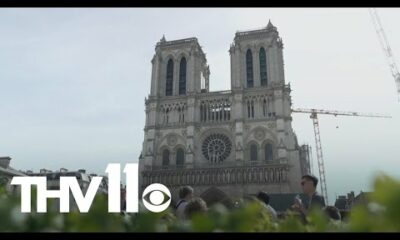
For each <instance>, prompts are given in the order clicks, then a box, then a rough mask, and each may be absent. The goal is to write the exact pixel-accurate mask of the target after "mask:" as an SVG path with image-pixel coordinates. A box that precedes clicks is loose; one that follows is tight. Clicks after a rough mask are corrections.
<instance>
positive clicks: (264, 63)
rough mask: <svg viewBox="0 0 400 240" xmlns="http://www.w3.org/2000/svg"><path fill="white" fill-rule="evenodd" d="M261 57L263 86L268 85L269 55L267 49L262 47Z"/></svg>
mask: <svg viewBox="0 0 400 240" xmlns="http://www.w3.org/2000/svg"><path fill="white" fill-rule="evenodd" d="M259 57H260V80H261V86H267V82H268V78H267V56H266V54H265V49H264V48H263V47H262V48H261V49H260V53H259Z"/></svg>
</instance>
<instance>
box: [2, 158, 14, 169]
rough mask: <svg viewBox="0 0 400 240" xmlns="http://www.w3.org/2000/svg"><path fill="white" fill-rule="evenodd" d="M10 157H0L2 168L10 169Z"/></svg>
mask: <svg viewBox="0 0 400 240" xmlns="http://www.w3.org/2000/svg"><path fill="white" fill-rule="evenodd" d="M10 161H11V158H10V157H0V167H3V168H8V167H9V166H10Z"/></svg>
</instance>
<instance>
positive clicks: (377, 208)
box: [0, 174, 400, 232]
mask: <svg viewBox="0 0 400 240" xmlns="http://www.w3.org/2000/svg"><path fill="white" fill-rule="evenodd" d="M35 199H36V197H35V191H33V196H32V200H33V201H32V202H33V203H32V209H35V206H36V202H35ZM368 200H369V202H370V204H368V205H367V204H360V205H359V206H356V207H354V208H353V209H352V211H351V214H350V216H349V220H348V222H341V221H332V220H329V219H328V218H327V216H326V215H324V214H323V213H322V212H319V211H313V212H311V213H310V214H309V215H308V216H307V218H306V219H302V217H301V216H299V215H298V214H297V213H295V212H291V211H288V212H287V213H286V214H285V216H284V217H283V218H281V219H278V220H273V219H272V218H271V217H270V215H269V213H268V211H267V210H266V209H265V207H264V206H263V205H262V204H260V202H258V201H247V202H242V203H241V204H240V205H239V206H238V207H235V208H233V209H227V208H226V207H224V206H223V205H218V204H217V205H214V206H211V207H210V208H209V210H208V212H207V213H204V214H200V213H199V214H197V215H196V214H195V215H193V216H192V218H191V219H190V220H186V221H181V220H178V219H177V218H176V217H175V215H174V211H173V210H172V209H167V210H166V211H164V212H162V213H152V212H149V211H147V210H146V209H145V208H144V207H143V206H140V207H139V212H138V213H133V214H118V213H108V206H107V198H106V196H96V198H95V200H94V203H93V205H92V207H91V209H90V211H89V212H88V213H79V212H71V213H58V209H55V208H54V207H50V206H52V202H51V201H49V203H48V206H49V208H48V212H47V213H30V214H24V213H21V211H20V199H19V197H17V196H13V195H9V194H7V193H6V192H5V191H4V189H1V188H0V216H1V219H0V221H1V224H0V231H3V232H17V231H21V232H53V231H55V232H345V231H346V232H347V231H350V232H360V231H363V232H395V231H400V205H399V203H400V182H399V181H397V180H396V179H394V178H391V177H389V176H386V175H383V174H382V175H379V176H378V177H377V178H376V179H375V182H374V191H373V193H372V194H371V195H370V196H369V199H368Z"/></svg>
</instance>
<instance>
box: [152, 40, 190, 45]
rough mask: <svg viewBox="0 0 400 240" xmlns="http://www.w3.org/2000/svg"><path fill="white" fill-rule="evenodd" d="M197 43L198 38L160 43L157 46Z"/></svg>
mask: <svg viewBox="0 0 400 240" xmlns="http://www.w3.org/2000/svg"><path fill="white" fill-rule="evenodd" d="M189 42H197V38H185V39H179V40H173V41H165V42H158V43H157V45H174V44H181V43H189Z"/></svg>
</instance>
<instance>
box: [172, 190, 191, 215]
mask: <svg viewBox="0 0 400 240" xmlns="http://www.w3.org/2000/svg"><path fill="white" fill-rule="evenodd" d="M193 192H194V190H193V188H192V187H190V186H184V187H182V188H181V189H179V201H178V202H177V204H176V206H175V209H176V215H177V217H178V218H179V219H184V218H185V208H186V205H187V204H188V202H189V201H190V200H191V199H192V197H193Z"/></svg>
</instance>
